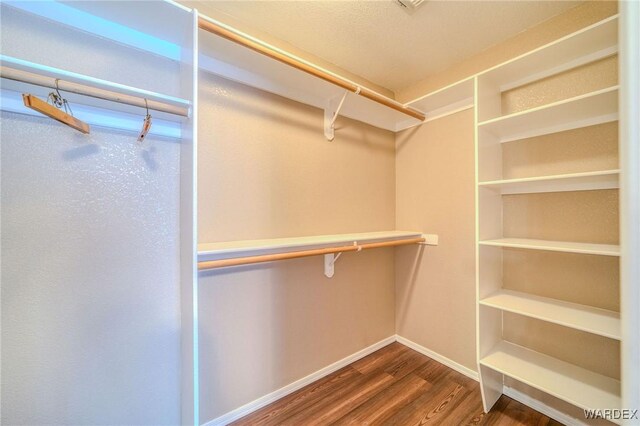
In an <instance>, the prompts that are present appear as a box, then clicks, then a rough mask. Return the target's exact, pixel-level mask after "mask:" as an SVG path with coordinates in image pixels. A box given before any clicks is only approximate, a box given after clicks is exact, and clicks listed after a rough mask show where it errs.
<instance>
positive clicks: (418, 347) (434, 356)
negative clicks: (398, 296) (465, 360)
mask: <svg viewBox="0 0 640 426" xmlns="http://www.w3.org/2000/svg"><path fill="white" fill-rule="evenodd" d="M396 341H397V342H398V343H402V344H403V345H405V346H407V347H409V348H411V349H413V350H414V351H416V352H420V353H421V354H422V355H426V356H428V357H429V358H431V359H433V360H435V361H438V362H439V363H440V364H444V365H446V366H447V367H449V368H451V369H453V370H456V371H457V372H458V373H461V374H464V375H465V376H467V377H469V378H471V379H473V380H475V381H478V380H479V378H478V373H477V372H476V371H473V370H472V369H470V368H467V367H465V366H464V365H462V364H458V363H457V362H455V361H453V360H451V359H449V358H447V357H445V356H443V355H440V354H439V353H437V352H434V351H432V350H430V349H427V348H425V347H424V346H421V345H419V344H417V343H415V342H412V341H411V340H409V339H406V338H404V337H402V336H398V335H397V334H396Z"/></svg>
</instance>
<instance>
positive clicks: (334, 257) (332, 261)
mask: <svg viewBox="0 0 640 426" xmlns="http://www.w3.org/2000/svg"><path fill="white" fill-rule="evenodd" d="M353 245H354V246H355V247H357V248H358V251H360V250H362V248H361V247H360V246H359V245H358V242H357V241H354V242H353ZM340 256H342V252H340V253H329V254H325V255H324V276H325V277H327V278H331V277H333V273H334V272H335V265H336V262H337V261H338V259H339V258H340Z"/></svg>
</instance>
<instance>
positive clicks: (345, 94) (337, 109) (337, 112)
mask: <svg viewBox="0 0 640 426" xmlns="http://www.w3.org/2000/svg"><path fill="white" fill-rule="evenodd" d="M348 94H349V91H348V90H345V91H344V95H342V99H341V100H340V103H339V104H338V108H336V110H335V112H334V113H333V118H332V119H331V128H332V129H333V128H334V127H335V124H336V120H337V119H338V114H340V110H341V109H342V105H343V104H344V101H345V99H347V95H348Z"/></svg>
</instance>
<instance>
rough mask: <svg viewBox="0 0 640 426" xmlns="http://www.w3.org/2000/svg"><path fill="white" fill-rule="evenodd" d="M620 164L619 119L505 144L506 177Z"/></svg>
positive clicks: (584, 170) (504, 164)
mask: <svg viewBox="0 0 640 426" xmlns="http://www.w3.org/2000/svg"><path fill="white" fill-rule="evenodd" d="M617 168H618V122H611V123H605V124H599V125H596V126H589V127H583V128H580V129H574V130H568V131H565V132H559V133H552V134H550V135H544V136H536V137H533V138H529V139H522V140H519V141H518V142H517V143H505V144H503V145H502V178H503V179H516V178H524V177H534V176H551V175H557V174H563V173H580V172H591V171H595V170H611V169H617Z"/></svg>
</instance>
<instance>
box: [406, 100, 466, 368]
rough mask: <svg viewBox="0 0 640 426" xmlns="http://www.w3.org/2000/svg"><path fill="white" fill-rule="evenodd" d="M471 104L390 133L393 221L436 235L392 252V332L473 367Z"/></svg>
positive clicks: (407, 227)
mask: <svg viewBox="0 0 640 426" xmlns="http://www.w3.org/2000/svg"><path fill="white" fill-rule="evenodd" d="M474 161H475V160H474V141H473V110H472V109H469V110H467V111H463V112H460V113H457V114H454V115H450V116H448V117H445V118H442V119H439V120H435V121H431V122H428V123H425V124H423V125H422V126H420V127H416V128H413V129H409V130H405V131H403V132H400V133H398V134H397V135H396V224H397V227H398V228H399V229H405V228H406V229H415V230H418V231H424V232H427V233H434V234H438V235H439V236H440V245H439V246H437V247H426V249H425V250H424V252H423V253H422V255H420V256H416V255H415V253H413V252H410V250H411V248H402V249H397V252H396V332H397V333H398V334H399V335H400V336H403V337H405V338H407V339H409V340H411V341H414V342H415V343H418V344H420V345H422V346H425V347H427V348H428V349H431V350H433V351H435V352H437V353H439V354H441V355H444V356H446V357H448V358H450V359H452V360H453V361H455V362H458V363H460V364H462V365H464V366H465V367H468V368H470V369H472V370H475V369H476V359H475V207H474V185H475V172H474V170H475V166H474Z"/></svg>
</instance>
